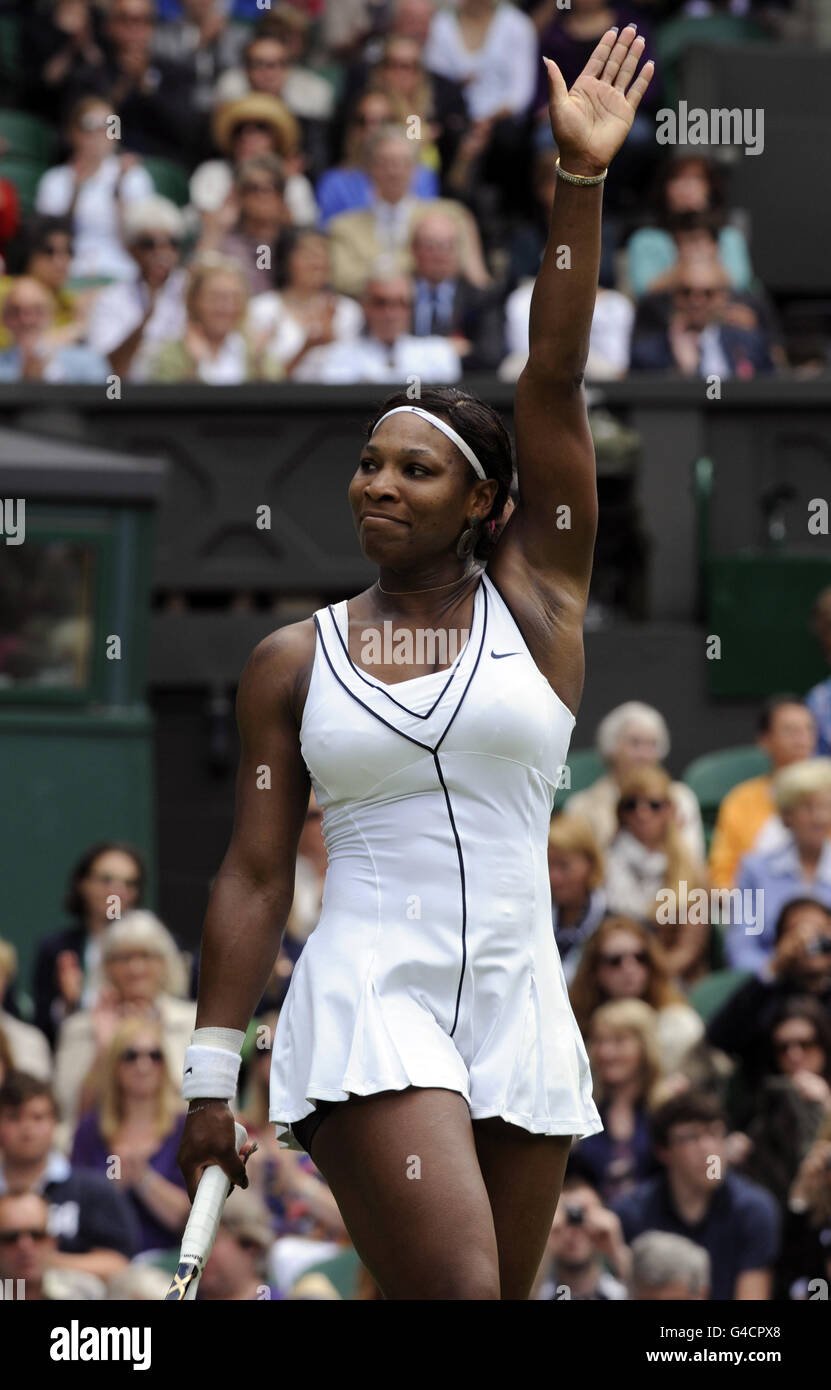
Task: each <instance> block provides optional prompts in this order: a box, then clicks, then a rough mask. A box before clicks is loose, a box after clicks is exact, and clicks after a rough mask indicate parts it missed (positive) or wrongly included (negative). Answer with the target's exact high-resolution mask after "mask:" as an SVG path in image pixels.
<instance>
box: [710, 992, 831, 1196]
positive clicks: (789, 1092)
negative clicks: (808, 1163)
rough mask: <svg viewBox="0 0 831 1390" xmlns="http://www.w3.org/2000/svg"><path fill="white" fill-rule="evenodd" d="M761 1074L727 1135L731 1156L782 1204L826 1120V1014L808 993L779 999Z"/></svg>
mask: <svg viewBox="0 0 831 1390" xmlns="http://www.w3.org/2000/svg"><path fill="white" fill-rule="evenodd" d="M763 1065H764V1067H765V1070H766V1075H765V1076H764V1078H763V1079H762V1082H761V1084H760V1085H759V1086H758V1087H757V1088H756V1089H755V1091H754V1092H752V1093H748V1094H747V1095H746V1098H745V1106H744V1114H743V1115H742V1114H740V1113H736V1111H737V1107H733V1110H734V1119H735V1120H737V1121H738V1122H740V1123H741V1124H742V1126H743V1129H744V1132H741V1131H737V1132H735V1133H733V1134H732V1135H731V1150H732V1158H733V1162H734V1163H735V1165H736V1166H737V1167H740V1168H741V1171H742V1172H743V1173H745V1174H746V1175H747V1176H748V1177H749V1178H753V1180H754V1181H755V1182H759V1183H761V1184H762V1186H763V1187H766V1188H767V1189H768V1191H770V1192H772V1193H773V1195H774V1197H776V1199H777V1201H779V1202H780V1204H781V1205H782V1206H784V1205H785V1204H786V1203H787V1200H788V1193H789V1191H790V1189H791V1185H792V1184H793V1182H794V1181H795V1179H796V1176H797V1173H798V1172H799V1167H800V1164H801V1163H802V1162H803V1160H804V1159H805V1158H806V1157H807V1154H808V1152H809V1150H810V1148H811V1146H812V1145H813V1144H814V1143H815V1141H816V1140H817V1139H818V1138H819V1136H820V1132H821V1130H822V1128H823V1126H824V1125H827V1124H829V1123H831V1084H829V1083H831V1018H829V1015H828V1013H827V1012H826V1010H825V1009H824V1008H823V1007H822V1005H821V1004H820V1002H819V1001H818V1000H817V999H815V998H812V997H811V996H809V995H803V996H802V997H800V996H799V995H796V996H794V997H793V998H791V999H787V1000H785V1001H783V1003H782V1004H781V1006H780V1009H779V1012H778V1014H776V1016H775V1017H774V1019H773V1023H772V1026H771V1028H770V1030H769V1032H768V1036H767V1038H766V1039H765V1046H764V1062H763Z"/></svg>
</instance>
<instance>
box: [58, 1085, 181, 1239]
mask: <svg viewBox="0 0 831 1390" xmlns="http://www.w3.org/2000/svg"><path fill="white" fill-rule="evenodd" d="M184 1125H185V1116H184V1115H177V1117H176V1119H175V1120H174V1122H173V1128H172V1129H171V1130H170V1132H169V1133H168V1134H167V1135H166V1136H165V1138H164V1139H163V1140H162V1143H161V1145H160V1147H159V1148H158V1149H157V1150H156V1152H155V1153H154V1154H153V1156H152V1158H151V1159H150V1167H151V1168H152V1169H154V1171H155V1172H157V1173H161V1175H162V1177H163V1178H167V1180H168V1182H174V1183H175V1184H176V1186H177V1187H181V1189H182V1191H185V1180H184V1178H183V1177H182V1174H181V1173H180V1171H179V1165H178V1163H177V1162H176V1153H177V1150H178V1148H179V1140H180V1139H181V1137H182V1130H183V1129H184ZM111 1154H112V1147H111V1145H109V1144H108V1143H107V1141H106V1140H105V1139H104V1136H103V1135H102V1133H101V1131H100V1129H99V1128H98V1112H97V1111H95V1110H91V1111H90V1112H89V1114H87V1115H85V1116H84V1118H83V1119H82V1120H81V1122H80V1124H79V1125H78V1128H77V1129H76V1131H75V1138H74V1140H73V1142H72V1153H71V1155H70V1159H71V1162H72V1166H73V1168H86V1169H88V1170H89V1171H90V1172H93V1173H103V1174H104V1175H106V1172H107V1168H108V1167H109V1158H110V1155H111ZM124 1196H125V1197H126V1199H127V1201H128V1202H129V1203H130V1205H131V1206H132V1208H133V1211H134V1212H135V1215H136V1220H137V1221H138V1224H139V1231H140V1235H141V1240H140V1243H139V1245H138V1247H137V1248H136V1251H135V1253H136V1254H137V1255H138V1254H140V1253H141V1252H142V1251H143V1250H170V1249H174V1248H175V1249H178V1248H179V1240H180V1237H181V1231H171V1230H170V1228H169V1227H168V1226H164V1225H162V1223H161V1221H159V1220H157V1218H156V1217H155V1216H154V1215H153V1214H152V1212H150V1211H149V1210H148V1208H147V1207H146V1206H145V1205H144V1203H143V1202H142V1200H141V1197H140V1196H139V1195H138V1193H136V1192H133V1191H132V1190H131V1189H129V1188H128V1189H126V1190H125V1191H124Z"/></svg>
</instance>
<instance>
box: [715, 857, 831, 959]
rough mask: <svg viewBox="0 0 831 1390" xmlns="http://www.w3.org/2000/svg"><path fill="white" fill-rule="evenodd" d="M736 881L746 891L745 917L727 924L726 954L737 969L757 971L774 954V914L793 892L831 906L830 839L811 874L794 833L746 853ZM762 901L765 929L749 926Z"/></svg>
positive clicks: (775, 917)
mask: <svg viewBox="0 0 831 1390" xmlns="http://www.w3.org/2000/svg"><path fill="white" fill-rule="evenodd" d="M736 887H737V888H738V889H739V891H740V892H741V893H742V894H744V893H745V892H749V893H750V894H752V895H753V896H752V897H751V898H750V899H747V900H745V898H744V897H743V898H742V909H743V910H742V912H741V914H740V915H741V919H742V920H741V921H739V922H733V923H731V925H730V927H729V928H728V930H727V959H728V961H729V963H730V965H731V966H732V967H733V969H734V970H754V971H756V972H757V973H758V972H759V971H760V970H761V969H762V968H763V967H764V966H765V965H766V963H767V961H768V960H769V959H770V957H771V955H772V954H773V948H774V946H775V944H776V942H775V932H776V920H777V918H778V916H779V913H780V912H781V911H782V908H783V907H784V906H785V903H787V902H790V901H791V899H792V898H815V899H816V900H817V902H821V903H824V904H825V906H826V907H828V908H831V840H826V842H825V844H824V846H823V850H822V854H821V855H820V857H819V862H818V863H817V867H816V871H815V874H814V877H813V879H811V880H810V881H808V880H807V879H805V878H804V877H803V873H802V865H801V863H800V860H799V853H798V851H797V848H796V843H795V841H794V839H793V836H790V837H789V840H788V843H787V844H785V845H782V846H781V847H780V848H779V849H774V850H771V851H770V852H769V853H767V854H746V855H745V856H744V858H743V859H742V860H741V862H740V864H739V872H738V876H737V879H736ZM757 905H758V907H759V912H760V917H761V924H762V930H761V931H753V930H750V931H748V926H750V927H751V928H752V927H758V926H759V925H760V923H759V922H758V921H755V922H752V921H751V920H750V918H751V915H755V913H756V906H757Z"/></svg>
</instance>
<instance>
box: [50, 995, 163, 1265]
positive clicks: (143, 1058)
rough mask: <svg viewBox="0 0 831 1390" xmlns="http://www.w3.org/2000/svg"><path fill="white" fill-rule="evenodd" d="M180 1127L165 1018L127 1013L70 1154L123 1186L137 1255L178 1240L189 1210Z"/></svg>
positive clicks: (75, 1162)
mask: <svg viewBox="0 0 831 1390" xmlns="http://www.w3.org/2000/svg"><path fill="white" fill-rule="evenodd" d="M183 1128H184V1107H183V1105H182V1103H181V1101H180V1099H179V1095H178V1088H177V1087H175V1086H174V1084H173V1081H172V1079H171V1074H170V1072H169V1070H168V1066H167V1062H166V1060H165V1052H164V1048H163V1033H162V1029H161V1027H160V1025H159V1024H158V1023H153V1022H150V1021H148V1020H147V1019H144V1018H128V1019H125V1020H124V1022H123V1023H122V1024H121V1025H120V1027H119V1028H118V1030H117V1032H116V1034H115V1036H114V1037H113V1039H112V1041H111V1043H110V1045H109V1047H108V1048H107V1051H106V1053H105V1055H104V1057H103V1059H102V1065H101V1073H100V1081H99V1090H98V1100H97V1103H96V1105H95V1106H94V1108H93V1109H92V1110H89V1111H88V1112H87V1113H86V1114H85V1115H84V1117H83V1118H82V1120H81V1121H80V1123H79V1125H78V1128H77V1129H76V1131H75V1138H74V1140H73V1143H72V1152H71V1155H70V1157H71V1162H72V1165H73V1167H75V1168H78V1169H83V1170H85V1171H87V1172H91V1173H101V1174H103V1175H105V1176H107V1177H109V1178H110V1179H111V1180H112V1181H113V1183H114V1186H115V1187H116V1188H117V1189H118V1191H120V1192H123V1193H124V1195H125V1197H126V1199H127V1201H128V1202H129V1203H130V1205H131V1207H132V1209H133V1212H134V1214H135V1217H136V1221H137V1224H138V1228H139V1233H140V1234H139V1242H138V1247H137V1250H136V1253H137V1254H139V1253H141V1252H143V1251H146V1250H169V1249H173V1248H174V1247H177V1246H178V1244H179V1239H180V1237H181V1234H182V1231H183V1230H184V1227H185V1222H186V1221H187V1217H188V1212H189V1210H190V1202H189V1200H188V1195H187V1191H186V1189H185V1184H184V1179H183V1177H182V1174H181V1172H180V1170H179V1165H178V1164H177V1162H176V1153H177V1150H178V1148H179V1141H180V1139H181V1136H182V1129H183ZM113 1157H115V1158H117V1160H118V1165H117V1167H114V1164H113Z"/></svg>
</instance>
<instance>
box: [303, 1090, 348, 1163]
mask: <svg viewBox="0 0 831 1390" xmlns="http://www.w3.org/2000/svg"><path fill="white" fill-rule="evenodd" d="M343 1103H344V1102H343V1101H337V1100H318V1101H316V1102H315V1109H314V1110H313V1111H312V1113H311V1115H306V1116H305V1117H304V1118H303V1119H302V1120H296V1121H295V1123H294V1124H293V1125H291V1126H290V1129H291V1132H292V1134H293V1135H294V1137H295V1139H296V1140H297V1142H298V1144H300V1145H301V1146H302V1147H303V1148H304V1149H305V1150H306V1153H307V1154H308V1155H309V1158H311V1159H312V1162H314V1156H313V1154H312V1150H311V1143H312V1139H313V1138H314V1136H315V1134H316V1133H317V1131H318V1130H319V1128H320V1126H321V1125H322V1124H323V1121H324V1120H325V1119H326V1116H327V1115H328V1114H329V1113H330V1112H331V1111H332V1110H334V1108H335V1106H336V1105H342V1104H343Z"/></svg>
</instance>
